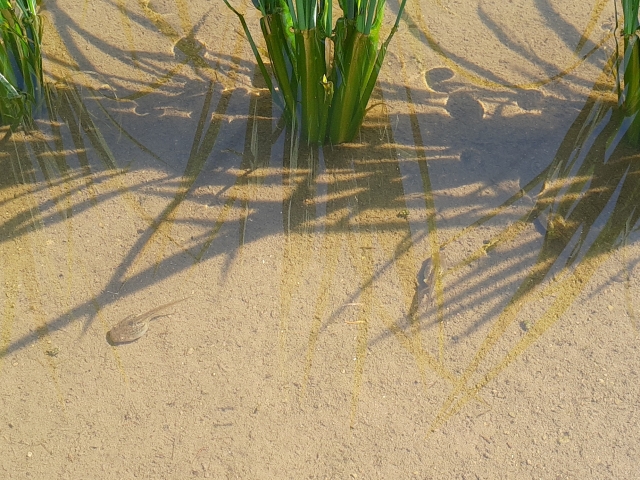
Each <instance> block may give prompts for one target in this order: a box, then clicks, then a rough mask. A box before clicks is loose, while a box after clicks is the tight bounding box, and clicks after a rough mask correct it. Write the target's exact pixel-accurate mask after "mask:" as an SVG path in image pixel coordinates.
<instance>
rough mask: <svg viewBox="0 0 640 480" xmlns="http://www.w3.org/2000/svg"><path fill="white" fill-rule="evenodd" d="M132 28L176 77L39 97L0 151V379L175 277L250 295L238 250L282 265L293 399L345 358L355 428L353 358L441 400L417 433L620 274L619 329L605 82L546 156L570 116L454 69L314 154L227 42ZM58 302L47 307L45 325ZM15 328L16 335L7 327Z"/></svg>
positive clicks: (539, 97)
mask: <svg viewBox="0 0 640 480" xmlns="http://www.w3.org/2000/svg"><path fill="white" fill-rule="evenodd" d="M148 20H149V21H150V22H152V23H154V24H155V25H156V26H157V27H158V28H159V29H160V30H161V31H164V32H165V33H166V32H169V33H167V36H168V38H170V39H171V41H172V42H174V51H173V52H172V54H171V55H173V56H174V57H175V60H169V61H168V60H167V59H160V60H158V59H153V58H149V59H145V58H144V57H143V56H142V54H138V55H137V56H136V64H137V65H138V66H139V67H140V68H141V69H142V70H145V69H146V71H145V75H149V76H151V77H153V76H154V75H155V78H154V80H152V81H147V82H144V81H140V83H141V84H143V86H141V87H139V88H137V89H133V91H132V92H129V93H127V94H124V95H122V94H118V93H117V92H115V89H112V88H106V87H105V84H106V85H107V86H108V84H109V82H110V80H109V79H108V78H106V79H105V80H104V81H103V78H104V76H99V75H94V74H92V73H78V74H76V75H74V76H67V77H65V78H64V79H61V80H60V81H58V82H57V83H56V84H52V85H51V87H50V108H49V111H48V114H49V117H48V118H47V119H42V120H40V121H39V122H38V127H37V129H36V130H35V131H34V132H30V133H28V134H25V133H15V134H10V132H7V133H6V135H5V136H4V138H3V140H2V143H1V149H2V150H1V152H0V155H1V157H0V165H1V166H2V170H3V176H2V179H1V182H2V183H1V184H0V195H1V198H0V202H1V203H0V204H1V205H2V215H3V217H2V220H1V226H0V241H1V243H2V245H3V247H2V252H1V255H0V257H1V260H2V262H3V266H2V281H3V287H2V288H3V290H4V296H5V299H4V302H3V314H2V319H1V321H2V325H1V330H0V331H1V334H0V335H1V336H0V352H1V354H0V362H2V361H3V360H4V359H5V358H7V357H9V356H12V355H15V354H17V353H19V352H20V351H21V350H23V349H25V348H27V347H28V346H30V345H32V344H42V345H43V346H45V347H46V348H47V351H50V350H51V348H49V347H48V346H47V345H48V343H47V342H48V341H50V336H51V335H52V334H53V333H54V332H57V331H60V330H65V329H66V328H68V327H69V326H72V325H74V324H78V323H80V322H84V323H83V325H82V329H81V330H82V333H83V334H86V332H88V331H89V329H90V328H91V325H92V323H93V322H94V320H96V319H100V320H101V321H102V326H101V328H103V329H104V330H105V331H106V330H107V329H108V324H107V323H108V322H105V321H104V320H102V317H101V316H100V315H99V313H98V312H100V311H101V310H102V309H105V308H107V307H108V306H109V305H110V304H111V303H113V302H114V299H115V298H116V297H115V294H116V293H120V292H123V293H124V292H126V293H127V295H131V294H133V293H135V292H142V291H144V290H145V289H150V288H152V287H153V286H154V285H155V284H156V283H158V282H160V281H164V280H168V279H171V278H172V277H175V276H178V275H182V276H183V278H186V279H188V282H187V283H189V285H190V287H193V286H194V285H195V288H197V289H199V294H200V295H201V296H202V298H206V297H207V284H206V283H199V280H198V279H199V278H208V279H211V278H216V279H217V280H219V281H226V279H228V278H230V276H231V273H230V271H232V269H233V268H235V269H237V271H238V272H241V273H240V274H241V275H243V278H244V279H245V280H249V281H250V280H252V277H251V273H250V272H248V271H247V270H246V268H248V267H246V268H245V267H243V265H244V264H243V262H244V261H245V260H244V258H243V251H244V249H245V247H246V246H247V245H250V244H252V243H255V244H260V245H261V248H263V249H264V251H265V252H269V253H268V254H267V255H274V256H275V257H276V258H277V259H279V262H280V265H279V266H278V268H277V269H276V271H277V273H275V272H274V274H273V276H270V277H268V280H269V281H270V286H269V289H270V291H271V292H272V294H273V295H276V296H278V303H279V308H278V314H277V318H276V319H275V320H273V321H274V322H275V323H276V324H277V325H274V329H273V331H274V338H273V339H272V340H273V344H274V348H276V349H277V355H278V372H279V374H280V376H281V379H282V380H284V381H285V382H293V383H299V384H300V385H301V389H300V391H301V396H302V397H303V398H304V396H305V395H306V394H307V392H308V391H309V389H310V388H311V386H312V383H313V382H317V381H318V380H317V378H315V379H314V372H315V371H316V370H322V369H319V367H318V365H319V364H323V363H325V362H330V361H333V360H335V357H340V354H341V352H342V351H348V352H349V356H353V361H352V362H350V363H349V362H344V359H338V360H335V361H336V364H339V365H340V366H341V368H344V370H346V369H349V372H350V375H351V376H350V379H349V382H350V387H349V391H350V400H349V409H350V422H351V425H352V426H353V425H355V424H356V423H357V421H358V407H359V404H360V401H361V397H362V395H363V384H364V383H365V371H366V370H367V368H368V365H369V364H368V362H369V361H370V360H369V359H370V357H372V356H375V355H376V352H379V351H380V350H385V349H397V350H399V351H401V352H402V355H406V357H404V358H409V359H410V360H411V361H412V362H413V365H412V366H411V368H415V369H417V371H418V373H419V378H420V382H422V385H423V388H424V391H425V392H427V393H428V394H429V395H433V396H434V397H435V398H438V399H439V401H440V406H439V407H438V408H437V409H436V410H435V411H431V412H427V411H425V412H423V413H424V416H425V417H427V418H429V421H430V428H431V429H438V428H440V427H442V426H443V425H444V424H445V422H446V421H447V420H449V419H450V418H452V417H454V416H455V415H456V414H458V413H459V412H461V411H462V410H463V409H464V408H465V407H466V406H467V404H468V403H469V402H477V403H478V404H482V403H484V400H483V399H482V394H483V390H484V389H485V387H486V386H487V385H488V384H489V383H490V382H492V381H493V380H494V379H495V378H496V377H497V376H498V375H500V374H501V373H503V372H504V370H505V369H506V368H508V367H511V366H513V364H514V361H515V360H516V359H518V358H519V357H520V356H521V355H522V354H523V352H525V351H526V350H527V349H528V348H529V347H530V346H532V345H533V344H534V343H535V342H537V341H538V340H539V339H540V337H541V336H542V335H543V334H544V333H545V332H547V331H548V330H549V328H551V327H552V326H553V325H554V324H555V323H556V322H557V321H558V320H559V319H561V318H563V315H564V314H565V313H566V312H567V311H568V309H570V308H571V307H572V305H574V303H575V302H576V301H577V299H579V298H580V296H581V295H583V294H584V292H585V288H587V286H588V285H589V284H590V282H591V281H592V280H593V277H594V276H596V275H599V272H601V266H602V265H603V264H604V263H605V262H607V261H608V260H610V259H611V257H612V255H618V253H620V254H621V255H622V258H623V261H622V262H621V267H620V269H621V272H622V273H621V275H622V277H623V281H624V285H625V286H624V289H625V290H624V291H625V305H624V310H625V312H626V314H627V315H628V317H629V319H630V321H631V322H632V323H633V328H634V329H635V330H636V331H637V329H638V323H637V322H638V321H637V315H636V310H635V309H634V302H635V301H636V299H635V298H634V296H633V294H632V292H631V288H632V287H631V283H632V274H631V272H632V271H633V268H634V264H637V259H636V257H634V255H637V252H636V253H634V252H633V251H632V250H631V249H630V248H629V247H630V245H631V244H632V243H633V242H632V241H631V239H632V238H637V232H638V228H639V227H638V220H639V217H640V209H639V208H637V206H638V205H640V198H639V197H640V185H638V182H640V160H639V154H638V153H637V151H635V150H633V149H631V148H630V147H628V146H627V145H626V143H625V142H624V141H619V139H617V137H616V135H615V134H616V131H617V129H619V127H620V124H621V121H622V119H621V118H620V117H619V113H618V111H617V109H616V106H615V103H614V102H612V101H611V97H610V95H609V93H610V91H611V86H612V74H611V68H610V63H609V64H607V65H605V70H604V73H603V74H602V77H601V78H600V79H599V80H598V82H597V83H596V86H595V88H594V91H593V93H592V95H591V96H590V97H589V98H588V99H587V101H586V104H585V103H584V102H582V105H583V106H581V107H580V108H581V110H580V112H579V114H578V116H577V117H576V118H575V121H573V124H571V126H570V127H569V129H568V131H567V132H566V134H565V135H564V139H560V138H559V136H558V134H557V131H558V130H559V129H560V130H563V129H566V125H567V123H563V122H565V121H566V119H567V118H570V117H571V114H565V116H564V117H562V109H563V108H565V107H566V108H567V109H568V108H570V107H572V106H573V107H575V106H576V104H577V102H576V103H571V102H569V101H567V102H566V105H565V106H560V107H557V106H556V107H554V106H553V104H554V103H557V102H558V100H557V99H552V98H548V97H545V95H544V94H542V93H541V92H540V91H538V90H521V91H518V90H509V91H503V90H500V91H493V90H482V89H480V87H482V88H484V87H486V85H480V87H478V88H471V87H470V86H469V85H467V83H466V81H467V80H465V78H464V77H463V76H461V75H460V70H459V67H456V68H455V69H450V68H442V67H439V68H434V69H431V70H429V71H428V72H427V73H426V77H425V82H426V85H427V86H428V90H427V89H422V90H420V89H416V88H409V86H406V87H405V89H404V91H402V90H399V89H398V88H397V86H394V85H390V84H386V83H381V85H380V87H379V88H378V90H377V91H376V92H374V97H375V98H373V100H372V104H373V105H374V106H373V107H372V109H371V111H370V114H369V116H368V118H367V121H366V122H365V127H364V128H363V129H362V132H361V139H360V140H361V142H360V143H357V144H349V145H343V146H327V147H325V148H321V149H318V148H309V147H307V146H306V145H303V144H299V143H298V141H297V136H296V132H291V131H290V130H289V129H287V128H285V127H284V125H283V122H282V119H279V118H278V117H279V112H278V111H277V110H274V107H273V105H272V102H271V99H270V98H269V97H268V96H266V95H264V89H261V88H260V87H259V74H258V73H256V74H254V76H253V77H251V74H250V73H249V72H251V71H252V68H253V67H252V66H251V65H250V64H248V63H247V62H244V61H243V60H241V59H240V57H239V56H237V54H238V49H239V48H240V47H239V46H238V45H241V41H239V42H237V43H236V45H235V47H234V48H235V50H233V51H232V52H233V53H231V54H229V53H228V52H225V51H213V50H211V49H209V48H208V47H207V46H206V45H205V44H203V43H201V42H199V41H198V40H196V39H195V38H194V36H193V33H194V31H197V28H195V29H188V31H190V32H191V33H190V34H189V35H188V36H185V37H179V36H178V34H177V33H176V32H175V31H174V30H175V29H174V27H171V26H170V25H168V24H165V23H163V22H164V20H161V19H159V18H158V17H157V16H155V15H149V17H148ZM204 20H205V19H204V18H203V20H202V21H203V22H204ZM411 31H412V32H413V33H415V34H422V35H427V31H426V30H425V29H417V30H416V29H413V30H411ZM416 32H417V33H416ZM603 41H604V40H603ZM429 44H431V46H432V47H433V43H432V41H431V40H429ZM596 47H597V45H596V46H592V49H591V50H589V55H590V54H591V53H593V52H595V51H597V48H596ZM583 48H586V47H584V44H582V45H581V46H580V49H583ZM438 53H439V54H441V55H445V53H444V52H443V51H442V49H438ZM447 58H449V57H447ZM584 58H586V56H583V57H582V59H581V60H580V61H577V64H579V63H580V62H582V61H583V60H584ZM155 61H157V62H158V63H159V62H161V61H168V63H169V64H170V65H171V67H170V68H169V69H168V70H167V71H162V70H161V69H160V68H159V67H158V66H157V64H154V62H155ZM145 62H147V63H145ZM577 64H576V65H577ZM393 66H394V67H397V68H398V69H399V70H401V69H402V68H403V67H402V66H401V65H395V64H394V65H393ZM574 68H575V65H572V66H571V67H570V69H568V70H567V71H569V70H573V69H574ZM156 70H157V71H156ZM117 75H118V74H117V72H114V76H117ZM243 75H244V77H243ZM534 86H538V85H534ZM476 87H477V85H476ZM529 87H531V86H529ZM390 105H393V108H394V113H390V112H389V110H388V109H389V108H390ZM398 105H400V107H398ZM545 110H547V111H551V114H548V115H547V116H546V117H544V119H542V117H543V116H544V115H545V114H543V113H542V112H544V111H545ZM556 114H557V115H558V116H561V118H560V119H559V120H557V119H554V118H553V116H554V115H556ZM545 122H547V123H549V122H550V123H549V124H548V125H545ZM556 140H558V141H557V142H556ZM560 140H561V141H560ZM554 142H556V143H555V144H554ZM558 144H559V146H558ZM552 147H554V148H555V147H557V148H555V150H556V152H555V155H553V154H550V151H549V149H551V148H552ZM105 225H107V226H106V227H105ZM96 232H99V233H96ZM98 235H99V237H100V238H99V239H96V236H98ZM272 239H275V240H272ZM261 242H264V244H262V243H261ZM270 249H271V250H270ZM94 257H95V258H94ZM102 257H110V259H109V262H108V265H109V268H108V269H105V270H104V271H101V269H100V268H99V266H97V265H96V259H102ZM184 258H187V259H188V261H186V262H185V261H184ZM427 259H429V262H430V263H431V265H432V267H431V269H432V270H431V272H432V273H430V274H429V273H428V272H426V273H425V267H424V265H423V262H425V260H427ZM100 261H102V260H100ZM105 261H106V260H105ZM175 265H179V267H176V266H175ZM421 266H422V267H421ZM209 269H214V270H216V274H215V275H211V274H210V273H209ZM218 270H219V272H218ZM420 272H422V273H420ZM433 272H435V273H433ZM78 278H80V279H82V282H78ZM86 280H91V281H90V282H88V283H87V284H82V283H84V281H86ZM182 281H184V280H182ZM76 289H80V290H81V291H82V294H81V295H78V298H83V299H86V300H83V301H82V302H77V301H75V300H74V298H75V297H76ZM425 289H428V291H429V295H428V297H429V301H422V300H423V299H424V297H425V294H424V293H425ZM43 299H44V300H43ZM54 299H58V300H59V299H64V301H62V304H60V303H56V305H57V307H58V308H57V312H58V313H56V314H55V316H52V315H50V314H49V311H48V308H47V306H46V305H47V303H46V302H51V301H53V300H54ZM217 301H218V302H221V303H224V301H225V299H224V298H222V299H218V300H217ZM23 305H28V307H26V306H23ZM636 308H637V307H636ZM23 315H26V316H27V317H28V318H33V321H34V322H35V323H34V325H35V327H34V328H32V329H31V330H29V329H24V328H22V327H19V326H18V325H19V323H20V320H19V319H21V318H23V317H22V316H23ZM87 318H88V319H89V320H87ZM270 321H272V320H270ZM338 327H340V328H342V330H340V331H341V332H347V334H344V335H342V336H340V337H338V336H337V334H336V331H337V330H336V329H337V328H338ZM276 332H277V333H276ZM275 337H277V338H275ZM70 340H73V341H75V340H76V339H75V338H73V339H70ZM80 341H82V340H80ZM56 348H57V347H56ZM112 355H113V356H114V358H116V359H117V360H116V363H117V364H118V365H119V368H120V370H121V372H122V375H123V376H125V374H124V369H123V368H122V366H121V360H120V357H119V354H118V353H117V351H116V350H114V351H113V352H112ZM47 359H48V360H47V363H46V364H47V368H48V369H49V370H50V374H51V376H52V377H53V378H54V379H58V377H59V375H61V373H60V371H59V369H60V367H59V366H58V364H56V363H55V361H54V358H53V357H52V356H50V355H48V356H47ZM2 365H3V364H2V363H0V366H2ZM405 368H409V367H408V366H405ZM56 381H57V380H56ZM58 388H59V387H58ZM58 396H59V397H60V398H62V396H63V393H62V391H61V390H59V391H58ZM425 433H426V432H425Z"/></svg>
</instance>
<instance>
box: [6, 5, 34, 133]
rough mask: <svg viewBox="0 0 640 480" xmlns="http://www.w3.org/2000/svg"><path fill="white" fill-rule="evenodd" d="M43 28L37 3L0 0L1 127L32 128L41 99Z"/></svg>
mask: <svg viewBox="0 0 640 480" xmlns="http://www.w3.org/2000/svg"><path fill="white" fill-rule="evenodd" d="M41 39H42V24H41V22H40V18H39V16H38V14H37V2H36V0H13V1H11V0H0V124H1V125H11V126H12V127H15V126H17V125H19V124H20V123H24V124H26V125H30V124H31V119H32V114H33V111H34V109H35V108H36V107H37V106H38V105H39V103H40V101H41V99H42V85H43V77H42V54H41V50H40V44H41Z"/></svg>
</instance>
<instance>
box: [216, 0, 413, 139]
mask: <svg viewBox="0 0 640 480" xmlns="http://www.w3.org/2000/svg"><path fill="white" fill-rule="evenodd" d="M224 2H225V3H226V4H227V6H228V7H229V8H231V9H232V10H233V11H234V12H235V13H236V15H238V17H239V18H240V22H241V23H242V26H243V28H244V30H245V33H246V35H247V38H248V39H249V42H250V44H251V47H252V49H253V52H254V54H255V56H256V60H257V61H258V66H259V67H260V69H261V71H262V74H263V76H264V77H265V80H266V81H267V85H268V86H269V88H270V89H271V91H272V94H273V95H274V98H275V96H276V92H275V90H274V89H273V86H272V83H271V79H270V78H268V77H269V75H268V73H267V71H266V67H265V66H264V62H263V60H262V58H261V57H260V55H259V53H258V49H257V48H256V46H255V42H254V41H253V39H252V38H251V34H250V33H249V29H248V28H247V25H246V22H245V20H244V17H243V16H242V15H241V14H240V13H238V11H236V10H235V9H234V8H233V7H232V6H231V5H230V4H229V2H228V0H224ZM385 3H386V0H339V4H340V8H341V10H342V16H341V17H339V18H338V19H337V21H336V24H335V26H333V19H332V13H333V12H332V2H331V1H330V0H253V4H254V6H255V7H256V8H257V9H259V10H260V12H261V14H262V18H261V19H260V26H261V29H262V34H263V36H264V39H265V43H266V45H267V51H268V53H269V59H270V62H271V66H272V70H273V73H274V76H275V77H276V80H277V82H278V86H279V89H280V93H281V95H282V98H283V99H284V104H283V107H284V109H285V111H286V112H287V114H288V115H289V117H290V119H291V121H292V123H293V124H294V125H301V126H302V131H303V133H304V135H305V136H306V138H307V140H308V142H309V143H313V144H317V143H323V142H324V141H325V140H327V139H328V140H329V141H330V142H331V143H334V144H335V143H342V142H348V141H351V140H352V139H353V138H354V137H355V135H356V133H357V131H358V129H359V128H360V125H361V124H362V121H363V119H364V115H365V113H366V107H367V103H368V102H369V98H370V97H371V92H372V91H373V88H374V87H375V83H376V80H377V78H378V74H379V72H380V69H381V67H382V63H383V61H384V57H385V54H386V52H387V48H388V45H389V42H390V41H391V38H392V37H393V35H394V34H395V32H396V31H397V29H398V24H399V22H400V16H401V15H402V12H403V11H404V6H405V3H406V0H401V2H400V7H399V9H398V15H397V17H396V21H395V24H394V26H393V28H392V29H391V32H390V33H389V36H388V37H387V39H386V40H385V41H384V42H383V43H382V45H380V44H379V43H380V42H379V37H380V28H381V26H382V21H383V15H384V7H385Z"/></svg>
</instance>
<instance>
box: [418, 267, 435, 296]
mask: <svg viewBox="0 0 640 480" xmlns="http://www.w3.org/2000/svg"><path fill="white" fill-rule="evenodd" d="M435 280H436V279H435V270H434V268H433V262H432V261H431V257H429V258H427V259H426V260H425V261H424V262H422V267H421V268H420V271H419V272H418V301H419V302H420V303H423V302H427V303H428V302H430V301H431V297H432V295H433V287H434V285H435Z"/></svg>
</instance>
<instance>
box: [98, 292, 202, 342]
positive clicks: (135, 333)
mask: <svg viewBox="0 0 640 480" xmlns="http://www.w3.org/2000/svg"><path fill="white" fill-rule="evenodd" d="M187 298H189V297H185V298H181V299H180V300H174V301H173V302H169V303H165V304H164V305H160V306H159V307H156V308H152V309H151V310H149V311H148V312H145V313H141V314H139V315H129V316H128V317H126V318H125V319H124V320H122V321H120V322H119V323H118V324H117V325H116V326H115V327H113V328H112V329H111V330H109V332H108V333H107V338H108V339H109V341H110V342H111V343H113V344H117V343H129V342H133V341H135V340H137V339H139V338H140V337H142V336H143V335H144V334H145V333H147V330H148V329H149V322H150V321H151V320H153V318H155V317H157V316H158V315H157V313H158V312H160V311H161V310H164V309H165V308H168V307H170V306H172V305H175V304H176V303H179V302H182V301H184V300H186V299H187Z"/></svg>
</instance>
